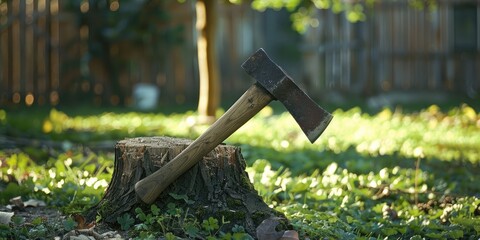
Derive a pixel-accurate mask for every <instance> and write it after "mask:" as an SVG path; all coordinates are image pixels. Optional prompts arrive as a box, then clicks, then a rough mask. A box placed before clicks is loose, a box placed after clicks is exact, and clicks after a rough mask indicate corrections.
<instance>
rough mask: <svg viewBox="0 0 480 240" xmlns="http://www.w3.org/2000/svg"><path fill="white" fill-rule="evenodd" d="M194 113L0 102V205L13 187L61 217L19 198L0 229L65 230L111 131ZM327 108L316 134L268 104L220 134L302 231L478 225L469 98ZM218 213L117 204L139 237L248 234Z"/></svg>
mask: <svg viewBox="0 0 480 240" xmlns="http://www.w3.org/2000/svg"><path fill="white" fill-rule="evenodd" d="M70 111H71V110H70ZM219 114H221V112H220V113H219ZM194 116H195V113H194V112H188V111H187V112H184V113H170V114H161V113H140V112H128V111H122V112H100V113H97V114H92V115H89V114H75V113H74V112H69V111H68V110H63V111H62V110H58V109H51V110H50V109H48V110H46V111H45V110H44V111H38V112H33V113H32V111H9V110H0V134H1V135H0V146H1V149H0V164H1V165H0V191H1V195H0V206H1V207H0V211H4V212H7V211H9V210H7V209H6V208H5V206H6V205H7V204H10V203H9V200H10V199H12V198H14V197H16V196H20V197H21V198H22V200H23V201H26V200H28V199H35V200H40V201H42V202H44V203H45V204H46V205H47V207H48V208H54V209H58V210H59V211H60V213H59V215H58V217H52V216H50V215H48V214H44V215H40V216H38V217H30V218H29V217H28V216H25V215H22V214H21V213H20V212H19V211H18V209H17V214H15V215H14V216H13V217H11V221H10V222H9V223H7V224H0V238H7V239H21V238H24V239H31V238H40V239H41V238H52V237H54V236H63V235H65V234H66V233H67V232H69V231H70V230H72V229H74V228H75V226H78V225H79V221H78V219H76V216H78V215H76V214H78V213H81V212H82V211H84V210H85V209H87V208H89V207H90V206H92V205H93V204H95V203H96V202H98V201H99V199H100V198H101V196H102V193H103V191H104V190H105V188H106V186H107V185H108V183H109V181H110V179H111V176H112V171H113V157H114V156H113V153H112V151H113V144H114V142H115V141H116V140H119V139H123V138H125V137H133V136H154V135H168V136H176V137H186V138H192V139H193V138H196V137H197V136H198V135H199V134H201V133H202V132H203V131H204V130H205V129H206V126H199V125H196V124H194V119H195V117H194ZM334 116H335V117H334V120H333V121H332V123H331V125H330V126H329V128H328V129H327V131H326V132H325V133H324V134H323V135H322V136H321V137H320V139H319V140H318V141H317V142H316V143H315V144H310V143H309V142H308V140H307V139H306V138H305V136H303V133H302V132H301V131H300V129H299V128H298V126H297V125H296V124H295V123H294V120H293V119H292V118H291V116H290V115H289V114H287V113H277V112H275V111H273V110H272V109H271V108H268V107H267V108H265V109H264V110H262V111H261V112H260V113H259V114H258V115H257V116H256V117H255V118H254V119H252V120H251V121H250V122H248V123H247V124H246V125H245V126H244V127H242V128H241V129H239V130H238V131H237V132H236V133H235V134H234V135H232V136H231V137H230V138H228V139H227V142H228V143H229V144H234V145H238V146H241V148H242V153H243V155H244V157H245V159H246V160H247V164H248V168H247V171H248V173H249V176H250V179H251V181H252V182H253V183H254V185H255V188H256V190H257V191H258V192H259V194H260V195H261V196H262V197H263V198H264V200H265V202H267V203H268V204H269V205H270V206H271V207H272V208H275V209H277V210H279V211H281V212H283V213H284V214H285V215H286V216H287V217H288V218H289V219H290V221H291V223H292V226H293V228H294V229H295V230H296V231H298V233H299V235H300V239H307V238H310V239H384V238H388V239H398V238H402V239H404V238H407V239H478V238H479V237H480V185H479V184H478V180H479V177H478V176H479V174H480V114H478V113H477V111H476V110H475V109H473V108H472V107H470V106H468V105H460V106H458V107H455V108H450V109H442V108H440V107H438V106H435V105H432V106H430V107H428V108H425V109H422V110H420V111H414V112H408V113H407V112H402V111H401V110H400V109H395V110H391V109H384V110H382V111H380V112H377V113H375V114H367V113H365V112H362V110H361V109H359V108H352V109H349V110H336V111H334ZM177 198H178V199H177ZM176 199H177V200H178V201H190V200H189V199H188V198H186V197H185V196H176ZM98 220H101V219H98ZM82 224H83V223H82ZM84 224H88V223H84ZM222 224H223V222H222V219H214V218H211V219H207V220H204V221H203V220H202V221H200V220H198V219H194V218H192V216H190V215H189V214H188V211H185V209H180V208H177V207H176V205H175V203H172V205H171V206H170V207H169V211H167V212H165V213H162V212H158V211H157V210H156V209H155V207H153V206H152V208H151V209H149V211H147V212H145V211H143V210H141V209H139V210H136V215H128V214H127V215H124V216H122V217H121V218H119V219H118V229H117V230H118V231H119V232H122V234H123V235H122V236H123V237H132V238H139V239H140V238H157V237H165V238H166V239H175V238H176V237H186V238H188V237H190V238H193V237H196V238H203V239H244V238H247V237H248V236H247V235H246V234H245V233H244V232H243V230H242V229H241V228H233V229H230V230H229V231H226V232H221V231H219V229H220V226H221V225H222ZM104 230H105V231H106V230H107V229H104Z"/></svg>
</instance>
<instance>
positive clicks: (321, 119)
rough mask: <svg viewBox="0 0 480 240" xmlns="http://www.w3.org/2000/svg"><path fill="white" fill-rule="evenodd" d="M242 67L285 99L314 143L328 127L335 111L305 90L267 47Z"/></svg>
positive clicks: (277, 98) (286, 105) (278, 96)
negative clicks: (271, 57) (272, 56)
mask: <svg viewBox="0 0 480 240" xmlns="http://www.w3.org/2000/svg"><path fill="white" fill-rule="evenodd" d="M242 68H243V69H245V71H246V72H247V73H248V74H249V75H250V76H251V77H253V78H254V79H255V80H256V81H257V82H258V83H259V84H260V85H261V86H262V87H264V88H265V89H266V90H267V91H268V92H269V93H270V94H272V95H273V97H274V98H275V99H276V100H279V101H280V102H282V103H283V105H284V106H285V107H286V108H287V110H288V111H289V112H290V114H292V116H293V118H294V119H295V121H297V123H298V125H300V128H302V130H303V132H304V133H305V134H306V135H307V137H308V140H310V142H311V143H313V142H315V140H317V138H318V137H319V136H320V135H321V134H322V133H323V131H324V130H325V129H326V128H327V126H328V124H329V123H330V121H331V120H332V115H331V114H330V113H329V112H327V111H325V110H324V109H323V108H321V107H320V106H318V105H317V104H316V103H315V102H314V101H313V100H312V99H311V98H310V97H309V96H308V95H307V94H305V92H303V91H302V90H301V89H300V88H299V87H298V86H297V84H295V82H294V81H293V80H292V79H291V78H290V77H289V76H288V75H287V74H286V73H285V71H283V69H282V68H280V67H279V66H278V65H277V64H275V63H274V62H273V61H272V60H271V59H270V58H269V57H268V55H267V53H266V52H265V51H264V50H263V49H261V48H260V49H259V50H257V52H255V53H254V54H253V55H252V56H250V58H248V59H247V60H246V61H245V62H244V63H243V64H242Z"/></svg>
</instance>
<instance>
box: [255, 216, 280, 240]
mask: <svg viewBox="0 0 480 240" xmlns="http://www.w3.org/2000/svg"><path fill="white" fill-rule="evenodd" d="M280 219H281V218H277V217H274V218H267V219H265V220H263V222H262V223H260V225H259V226H258V227H257V238H258V240H278V239H280V238H281V237H282V236H283V234H284V233H285V231H280V232H277V230H275V227H276V226H277V225H278V224H280V222H279V220H280Z"/></svg>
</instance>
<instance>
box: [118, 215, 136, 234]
mask: <svg viewBox="0 0 480 240" xmlns="http://www.w3.org/2000/svg"><path fill="white" fill-rule="evenodd" d="M117 222H118V224H120V227H121V228H122V230H123V231H127V230H128V229H130V227H131V226H132V224H133V223H134V222H135V220H134V219H133V218H132V217H131V216H130V214H128V213H125V214H123V215H122V216H121V217H117Z"/></svg>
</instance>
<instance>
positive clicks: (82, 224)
mask: <svg viewBox="0 0 480 240" xmlns="http://www.w3.org/2000/svg"><path fill="white" fill-rule="evenodd" d="M72 217H73V220H75V222H77V227H76V228H75V229H91V228H93V227H95V221H92V222H90V223H87V220H85V217H84V216H82V215H80V214H76V213H75V214H73V216H72Z"/></svg>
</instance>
